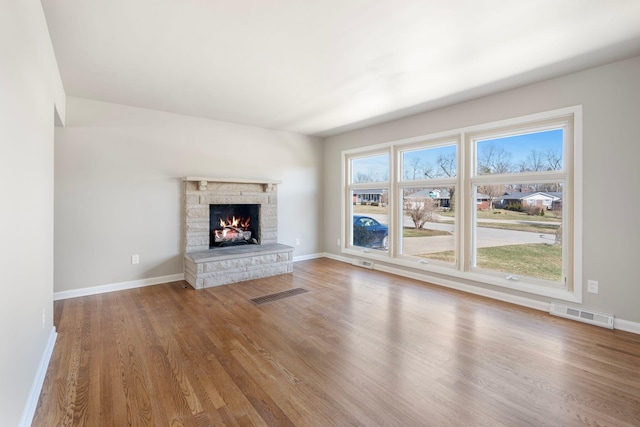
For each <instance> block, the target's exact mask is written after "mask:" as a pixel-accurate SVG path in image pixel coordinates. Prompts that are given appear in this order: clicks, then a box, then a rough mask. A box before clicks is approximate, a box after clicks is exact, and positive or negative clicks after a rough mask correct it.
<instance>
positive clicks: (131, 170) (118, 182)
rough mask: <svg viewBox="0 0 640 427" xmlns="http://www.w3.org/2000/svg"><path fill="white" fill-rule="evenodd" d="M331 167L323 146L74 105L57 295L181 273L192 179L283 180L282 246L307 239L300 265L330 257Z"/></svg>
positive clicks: (239, 128) (63, 185) (61, 160)
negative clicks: (325, 247)
mask: <svg viewBox="0 0 640 427" xmlns="http://www.w3.org/2000/svg"><path fill="white" fill-rule="evenodd" d="M322 161H323V145H322V141H321V140H320V139H318V138H313V137H307V136H303V135H298V134H294V133H289V132H280V131H273V130H267V129H262V128H257V127H251V126H243V125H238V124H231V123H225V122H217V121H213V120H206V119H200V118H194V117H187V116H181V115H177V114H170V113H164V112H159V111H152V110H146V109H141V108H133V107H126V106H122V105H116V104H109V103H103V102H97V101H91V100H86V99H81V98H73V97H69V98H68V99H67V123H66V127H64V128H58V129H56V142H55V280H54V287H55V291H56V292H60V291H68V290H74V289H80V288H87V287H93V286H99V285H107V284H114V283H120V282H127V281H134V280H140V279H147V278H154V277H160V276H166V275H172V274H180V273H182V252H183V241H182V239H183V237H182V225H181V224H182V191H183V190H182V182H181V178H182V177H184V176H205V177H217V178H266V179H278V180H282V181H283V183H282V184H281V185H279V186H278V201H279V212H278V215H279V217H278V228H279V241H280V242H281V243H285V244H289V245H292V246H294V245H295V241H296V239H298V238H299V239H300V245H299V246H296V249H295V252H294V256H304V255H311V254H315V253H319V252H322V241H321V237H320V236H321V235H322V234H321V232H322V221H321V216H320V209H321V203H320V201H321V200H322V194H323V183H322ZM132 254H139V255H140V264H138V265H131V255H132Z"/></svg>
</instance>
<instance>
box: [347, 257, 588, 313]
mask: <svg viewBox="0 0 640 427" xmlns="http://www.w3.org/2000/svg"><path fill="white" fill-rule="evenodd" d="M341 252H342V253H343V254H345V255H352V256H355V257H359V258H366V259H369V260H373V261H379V262H383V263H386V264H390V265H394V266H398V267H404V268H410V269H412V270H419V271H420V274H424V280H425V281H430V277H429V276H430V274H437V275H438V276H443V278H444V279H446V280H457V281H464V282H465V283H467V284H469V285H471V286H477V287H479V288H482V287H486V286H496V287H500V288H506V289H510V290H513V291H518V292H524V293H528V294H532V295H537V296H542V297H548V298H552V299H554V300H561V301H567V302H574V303H582V293H581V292H579V291H578V292H574V291H571V290H568V289H565V288H564V287H561V286H560V285H558V286H557V287H556V286H552V285H542V284H536V283H531V282H526V281H524V280H520V281H518V282H513V281H510V280H507V279H506V278H501V277H498V276H492V275H487V274H482V273H479V272H472V271H469V272H464V271H459V270H457V269H456V267H455V266H454V265H451V267H448V266H446V265H442V264H435V263H429V262H427V263H421V262H419V260H416V259H413V258H411V259H410V258H391V257H390V256H389V254H388V252H382V251H377V250H375V249H369V250H365V249H362V250H359V249H355V248H343V249H342V251H341ZM435 279H437V278H435V277H434V280H433V282H434V283H436V284H437V283H438V282H437V280H435Z"/></svg>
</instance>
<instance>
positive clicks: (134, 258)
mask: <svg viewBox="0 0 640 427" xmlns="http://www.w3.org/2000/svg"><path fill="white" fill-rule="evenodd" d="M131 264H140V255H138V254H135V255H131Z"/></svg>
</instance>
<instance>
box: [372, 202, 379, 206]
mask: <svg viewBox="0 0 640 427" xmlns="http://www.w3.org/2000/svg"><path fill="white" fill-rule="evenodd" d="M379 205H380V204H379V203H378V202H371V206H379Z"/></svg>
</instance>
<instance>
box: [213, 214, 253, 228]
mask: <svg viewBox="0 0 640 427" xmlns="http://www.w3.org/2000/svg"><path fill="white" fill-rule="evenodd" d="M250 221H251V219H250V218H242V217H238V218H236V217H235V216H233V217H232V219H231V220H230V219H229V218H227V219H226V220H223V219H222V218H220V227H222V228H226V227H230V228H236V229H240V228H241V229H243V230H247V229H248V228H249V223H250Z"/></svg>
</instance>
